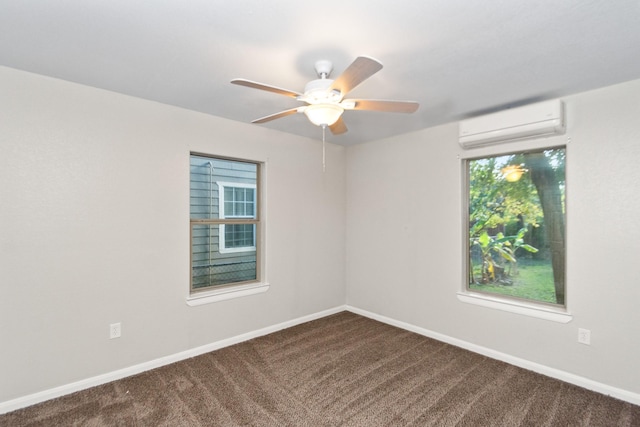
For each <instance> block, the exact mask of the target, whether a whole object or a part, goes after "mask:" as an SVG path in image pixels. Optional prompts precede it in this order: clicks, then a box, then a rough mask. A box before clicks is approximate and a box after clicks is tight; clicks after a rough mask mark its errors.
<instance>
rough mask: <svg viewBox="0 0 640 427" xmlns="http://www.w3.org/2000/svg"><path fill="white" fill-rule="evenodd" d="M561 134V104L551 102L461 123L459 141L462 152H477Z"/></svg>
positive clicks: (554, 101) (562, 116)
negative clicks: (496, 146)
mask: <svg viewBox="0 0 640 427" xmlns="http://www.w3.org/2000/svg"><path fill="white" fill-rule="evenodd" d="M564 132H565V121H564V104H563V103H562V101H560V100H552V101H544V102H539V103H536V104H531V105H526V106H524V107H518V108H514V109H512V110H504V111H499V112H497V113H493V114H488V115H486V116H481V117H474V118H472V119H468V120H463V121H462V122H460V135H459V136H460V139H459V141H460V145H461V146H462V147H464V148H476V147H482V146H485V145H491V144H498V143H501V142H506V141H513V140H519V139H528V138H536V137H543V136H552V135H561V134H563V133H564Z"/></svg>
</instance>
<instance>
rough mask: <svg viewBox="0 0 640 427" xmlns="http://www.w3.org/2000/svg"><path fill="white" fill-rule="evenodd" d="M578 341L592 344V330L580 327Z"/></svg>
mask: <svg viewBox="0 0 640 427" xmlns="http://www.w3.org/2000/svg"><path fill="white" fill-rule="evenodd" d="M578 342H579V343H581V344H586V345H591V331H590V330H589V329H582V328H578Z"/></svg>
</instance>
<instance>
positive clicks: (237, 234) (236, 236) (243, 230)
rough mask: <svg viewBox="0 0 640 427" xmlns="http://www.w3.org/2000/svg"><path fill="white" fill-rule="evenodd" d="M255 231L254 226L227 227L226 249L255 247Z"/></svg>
mask: <svg viewBox="0 0 640 427" xmlns="http://www.w3.org/2000/svg"><path fill="white" fill-rule="evenodd" d="M254 230H255V225H253V224H230V225H225V247H227V248H242V247H253V246H254V245H255V240H254V238H253V235H254Z"/></svg>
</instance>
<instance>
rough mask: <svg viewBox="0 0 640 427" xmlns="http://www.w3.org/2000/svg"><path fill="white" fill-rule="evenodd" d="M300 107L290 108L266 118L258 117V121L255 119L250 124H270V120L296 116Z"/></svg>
mask: <svg viewBox="0 0 640 427" xmlns="http://www.w3.org/2000/svg"><path fill="white" fill-rule="evenodd" d="M300 108H301V107H298V108H291V109H289V110H284V111H280V112H279V113H275V114H270V115H268V116H264V117H260V118H259V119H255V120H254V121H252V122H251V123H265V122H270V121H271V120H275V119H279V118H280V117H286V116H290V115H292V114H296V113H297V112H298V111H299V110H300Z"/></svg>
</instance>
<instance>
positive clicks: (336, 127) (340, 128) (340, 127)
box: [329, 117, 348, 135]
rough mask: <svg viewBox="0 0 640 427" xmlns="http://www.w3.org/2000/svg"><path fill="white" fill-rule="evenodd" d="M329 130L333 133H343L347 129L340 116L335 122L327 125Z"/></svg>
mask: <svg viewBox="0 0 640 427" xmlns="http://www.w3.org/2000/svg"><path fill="white" fill-rule="evenodd" d="M329 130H330V131H331V133H332V134H334V135H340V134H341V133H345V132H346V131H347V130H348V129H347V125H345V124H344V120H342V117H340V118H339V119H338V121H337V122H335V123H334V124H332V125H331V126H329Z"/></svg>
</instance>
